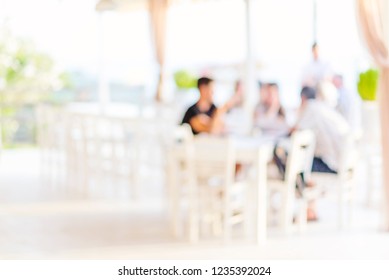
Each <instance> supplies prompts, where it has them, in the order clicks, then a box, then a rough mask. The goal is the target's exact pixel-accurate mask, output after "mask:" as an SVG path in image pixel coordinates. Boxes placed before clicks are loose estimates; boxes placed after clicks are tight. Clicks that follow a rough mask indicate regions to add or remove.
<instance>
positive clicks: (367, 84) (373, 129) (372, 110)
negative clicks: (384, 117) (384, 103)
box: [358, 68, 380, 143]
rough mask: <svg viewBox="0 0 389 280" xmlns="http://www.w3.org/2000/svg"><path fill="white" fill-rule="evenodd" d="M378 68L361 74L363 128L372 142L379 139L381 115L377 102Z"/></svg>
mask: <svg viewBox="0 0 389 280" xmlns="http://www.w3.org/2000/svg"><path fill="white" fill-rule="evenodd" d="M378 78H379V73H378V70H376V69H373V68H370V69H368V70H367V71H365V72H362V73H360V74H359V80H358V93H359V96H360V97H361V99H362V108H361V109H362V129H363V131H364V138H365V139H366V140H367V141H368V142H370V143H372V142H373V141H378V139H379V131H380V129H379V127H380V126H379V115H378V104H377V89H378Z"/></svg>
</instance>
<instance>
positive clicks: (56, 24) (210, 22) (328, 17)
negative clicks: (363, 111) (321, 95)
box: [0, 0, 368, 105]
mask: <svg viewBox="0 0 389 280" xmlns="http://www.w3.org/2000/svg"><path fill="white" fill-rule="evenodd" d="M95 3H96V1H95V0H34V1H28V0H0V20H1V21H0V23H1V22H4V21H5V22H6V23H7V25H8V26H9V27H10V29H11V30H12V32H13V33H14V34H16V35H18V36H21V37H26V38H29V39H31V40H32V41H33V42H34V43H35V45H36V46H37V47H38V48H39V49H42V50H44V51H46V52H48V53H49V54H50V55H51V56H52V57H53V58H54V59H55V61H56V63H57V65H58V67H59V68H61V69H67V70H79V71H83V72H87V73H88V74H90V75H93V76H96V77H97V76H98V69H99V67H98V66H99V61H101V56H99V52H100V51H101V49H99V42H101V41H100V40H101V37H99V36H103V42H104V46H103V53H104V56H103V57H104V67H105V69H106V73H108V75H109V79H110V80H120V81H122V82H124V83H127V84H139V83H142V84H147V83H152V82H153V81H154V80H155V78H150V77H151V76H153V73H154V72H155V71H154V72H153V69H155V62H154V59H153V52H152V48H151V47H152V46H151V44H150V36H149V25H148V24H149V23H148V17H147V12H146V11H142V10H138V11H134V12H131V13H115V12H109V13H106V14H105V15H104V18H103V19H102V18H101V17H99V15H98V13H97V12H96V11H95V9H94V7H95ZM253 3H254V5H253V9H254V11H253V14H254V15H255V18H254V26H255V32H254V35H255V36H254V40H255V55H256V58H257V62H258V65H259V66H260V68H259V69H258V70H259V71H258V78H259V79H264V80H272V81H278V82H279V83H280V85H281V95H282V100H283V102H284V103H286V105H295V104H296V103H297V102H298V90H299V85H300V82H301V72H302V67H303V66H304V64H305V63H307V62H308V61H309V59H310V47H311V45H312V42H313V0H293V1H291V0H272V1H265V0H254V1H253ZM317 3H318V14H317V20H318V25H317V26H318V29H317V34H318V42H319V44H320V47H321V53H322V56H323V57H325V58H326V59H327V60H328V61H329V62H330V63H331V64H332V66H333V68H334V69H335V71H338V72H341V73H342V74H344V75H345V76H346V82H347V83H348V85H349V87H351V88H354V87H355V80H356V77H357V73H358V72H359V71H360V70H363V69H364V68H366V67H367V66H368V64H367V63H366V61H367V62H368V60H366V56H365V55H364V51H363V48H362V46H361V44H360V40H359V37H358V33H357V28H356V20H355V11H354V0H342V1H339V0H317ZM167 40H168V41H167V64H168V69H169V70H170V72H174V71H175V70H177V69H188V70H191V69H195V70H202V69H206V68H208V67H216V66H217V69H220V67H223V66H231V65H236V64H239V63H242V62H243V61H244V57H245V10H244V1H243V0H223V1H209V2H204V3H200V4H199V3H198V4H195V5H193V4H190V1H184V4H182V5H177V6H174V7H172V8H171V9H170V12H169V22H168V39H167ZM99 59H100V60H99ZM225 68H226V69H228V67H225ZM219 72H220V71H219ZM231 73H232V74H231ZM221 76H222V78H223V77H225V78H226V79H230V80H234V79H237V78H239V77H238V74H236V73H235V72H233V71H232V72H231V71H230V72H228V71H221ZM171 90H174V89H171Z"/></svg>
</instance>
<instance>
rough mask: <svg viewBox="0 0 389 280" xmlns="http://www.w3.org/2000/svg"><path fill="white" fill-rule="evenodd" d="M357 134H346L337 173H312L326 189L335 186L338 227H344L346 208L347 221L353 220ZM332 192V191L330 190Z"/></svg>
mask: <svg viewBox="0 0 389 280" xmlns="http://www.w3.org/2000/svg"><path fill="white" fill-rule="evenodd" d="M357 140H358V139H356V137H355V135H354V134H352V133H350V134H348V135H346V136H345V138H344V144H343V148H342V151H341V154H340V162H339V169H338V172H337V174H332V173H318V172H314V173H312V180H313V181H315V182H316V183H317V184H319V185H321V186H322V187H323V188H324V189H326V190H329V191H331V189H330V188H331V187H333V188H335V189H336V190H335V192H336V194H337V200H338V227H339V228H343V227H344V212H345V211H344V210H345V209H347V211H348V220H347V223H348V224H350V223H351V220H352V205H353V202H354V196H355V183H356V181H355V179H356V168H357V165H358V162H359V153H358V150H357V146H356V141H357ZM330 193H331V192H330Z"/></svg>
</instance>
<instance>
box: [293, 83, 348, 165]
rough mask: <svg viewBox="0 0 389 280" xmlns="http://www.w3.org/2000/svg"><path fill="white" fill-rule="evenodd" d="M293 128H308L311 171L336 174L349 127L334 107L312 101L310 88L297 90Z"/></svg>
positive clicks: (314, 96)
mask: <svg viewBox="0 0 389 280" xmlns="http://www.w3.org/2000/svg"><path fill="white" fill-rule="evenodd" d="M295 129H310V130H312V131H313V132H314V133H315V136H316V145H315V157H314V161H313V166H312V171H313V172H329V173H336V172H337V169H338V165H339V160H340V159H339V155H340V154H341V150H342V145H343V140H344V139H345V136H346V135H347V134H348V133H349V132H350V127H349V125H348V123H347V121H346V120H345V118H344V117H343V116H342V115H341V114H339V113H338V112H337V111H336V109H335V108H333V107H331V106H329V104H327V103H326V102H325V101H323V100H321V99H319V98H316V92H315V90H314V89H313V88H309V87H304V88H303V89H302V91H301V107H300V116H299V118H298V121H297V123H296V126H295Z"/></svg>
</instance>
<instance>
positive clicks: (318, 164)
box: [312, 157, 337, 174]
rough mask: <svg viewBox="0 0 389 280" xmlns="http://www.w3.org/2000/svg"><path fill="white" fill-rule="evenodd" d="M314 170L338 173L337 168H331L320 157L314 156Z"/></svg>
mask: <svg viewBox="0 0 389 280" xmlns="http://www.w3.org/2000/svg"><path fill="white" fill-rule="evenodd" d="M312 172H320V173H332V174H337V172H336V171H335V170H332V169H331V168H329V167H328V165H327V164H326V163H325V162H324V161H323V160H322V159H321V158H318V157H314V158H313V164H312Z"/></svg>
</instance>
